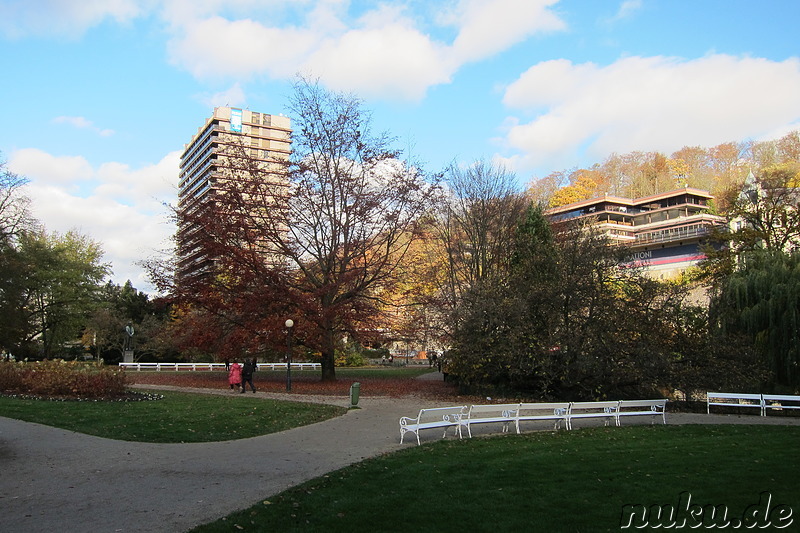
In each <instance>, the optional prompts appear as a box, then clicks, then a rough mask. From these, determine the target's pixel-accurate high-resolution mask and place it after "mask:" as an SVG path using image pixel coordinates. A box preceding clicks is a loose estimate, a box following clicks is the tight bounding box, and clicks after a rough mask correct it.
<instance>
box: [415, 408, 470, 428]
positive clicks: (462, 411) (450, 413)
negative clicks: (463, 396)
mask: <svg viewBox="0 0 800 533" xmlns="http://www.w3.org/2000/svg"><path fill="white" fill-rule="evenodd" d="M467 412H469V408H468V407H467V406H466V405H455V406H452V407H433V408H431V409H420V411H419V423H420V424H422V423H425V422H438V421H440V420H441V421H444V422H452V423H453V424H458V422H459V420H461V417H463V416H466V414H467Z"/></svg>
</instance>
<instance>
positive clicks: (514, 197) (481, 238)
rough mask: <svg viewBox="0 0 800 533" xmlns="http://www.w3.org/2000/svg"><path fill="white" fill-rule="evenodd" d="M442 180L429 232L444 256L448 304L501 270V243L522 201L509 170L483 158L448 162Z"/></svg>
mask: <svg viewBox="0 0 800 533" xmlns="http://www.w3.org/2000/svg"><path fill="white" fill-rule="evenodd" d="M445 183H446V186H447V188H446V195H445V196H444V197H443V200H442V205H441V208H440V209H439V210H438V213H437V214H436V216H435V218H434V226H435V230H434V231H435V237H436V238H437V239H438V240H439V242H440V244H441V246H442V250H443V252H444V253H445V254H446V257H447V263H446V264H447V280H446V286H445V287H444V288H443V290H444V292H445V293H446V294H447V298H448V300H449V301H450V302H451V303H452V304H454V303H455V302H456V301H458V299H459V298H460V297H461V295H462V294H463V293H464V291H465V290H467V289H469V288H470V287H472V286H474V285H476V284H478V283H480V282H481V281H483V280H485V279H488V278H491V277H495V276H498V275H502V274H503V273H504V272H505V264H506V262H507V261H508V254H507V253H506V251H507V246H508V243H509V242H510V241H511V238H512V236H513V234H514V231H515V228H516V226H517V224H518V223H519V221H520V220H521V218H522V216H523V214H524V212H525V207H526V206H527V204H528V202H527V200H526V199H525V197H524V195H523V194H522V193H521V191H520V187H519V184H518V183H517V180H516V176H515V175H514V174H513V173H511V172H509V171H508V170H507V169H505V168H504V167H503V166H501V165H496V164H492V163H488V162H486V161H483V160H479V161H476V162H475V163H473V164H472V165H470V166H468V167H461V166H459V165H456V164H454V165H451V166H450V168H449V169H448V171H447V172H446V174H445Z"/></svg>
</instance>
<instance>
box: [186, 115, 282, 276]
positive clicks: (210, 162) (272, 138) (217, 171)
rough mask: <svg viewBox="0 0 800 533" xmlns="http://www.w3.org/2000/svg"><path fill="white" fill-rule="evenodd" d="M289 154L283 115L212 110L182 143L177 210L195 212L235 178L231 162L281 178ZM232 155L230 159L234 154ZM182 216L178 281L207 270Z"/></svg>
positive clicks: (193, 232)
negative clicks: (241, 160)
mask: <svg viewBox="0 0 800 533" xmlns="http://www.w3.org/2000/svg"><path fill="white" fill-rule="evenodd" d="M290 152H291V123H290V120H289V118H287V117H284V116H276V115H267V114H265V113H256V112H254V111H250V110H247V109H237V108H231V107H217V108H215V109H214V113H213V114H212V115H211V117H210V118H208V119H207V120H206V122H205V124H203V125H202V126H201V127H200V128H199V129H198V130H197V133H196V134H195V135H194V137H192V140H191V141H190V142H189V143H188V144H187V145H186V147H185V149H184V151H183V155H182V156H181V164H180V175H179V180H178V211H179V213H185V212H187V211H191V210H194V209H197V208H198V207H200V206H202V205H204V204H205V205H207V202H210V201H212V199H213V198H214V196H215V195H216V194H218V193H219V192H221V191H223V190H224V187H225V183H226V182H227V181H228V180H230V179H236V174H235V173H234V172H231V167H232V165H231V158H232V157H235V156H236V155H238V156H241V155H244V156H246V157H248V158H250V161H252V162H255V163H256V164H257V165H258V166H259V167H260V168H261V169H262V170H265V171H266V174H265V175H270V174H272V175H273V176H274V177H275V179H281V176H280V173H281V171H282V170H283V169H284V168H285V166H284V163H285V162H286V161H287V160H288V159H289V154H290ZM234 154H235V155H234ZM200 231H202V228H198V227H193V225H192V224H191V223H188V222H186V220H185V219H184V217H181V221H180V222H179V226H178V238H177V240H178V242H177V245H178V254H177V255H178V257H177V268H176V273H175V274H176V278H177V279H178V280H181V279H186V278H187V277H190V276H193V275H197V274H202V273H203V272H205V271H207V270H208V268H209V267H210V266H211V263H212V261H213V260H212V259H211V258H209V257H208V256H207V255H206V253H205V251H204V250H203V248H202V246H200V244H199V243H200V239H199V238H198V237H199V235H198V232H200Z"/></svg>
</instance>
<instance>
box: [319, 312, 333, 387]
mask: <svg viewBox="0 0 800 533" xmlns="http://www.w3.org/2000/svg"><path fill="white" fill-rule="evenodd" d="M324 328H325V329H324V332H323V334H322V350H321V351H322V381H336V367H335V361H336V343H335V342H334V339H335V334H334V330H333V326H331V325H330V324H326V325H325V326H324Z"/></svg>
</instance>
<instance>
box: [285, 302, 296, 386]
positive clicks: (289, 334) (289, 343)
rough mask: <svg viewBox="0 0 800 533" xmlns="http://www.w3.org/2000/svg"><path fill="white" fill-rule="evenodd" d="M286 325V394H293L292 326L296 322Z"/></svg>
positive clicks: (290, 321) (289, 321)
mask: <svg viewBox="0 0 800 533" xmlns="http://www.w3.org/2000/svg"><path fill="white" fill-rule="evenodd" d="M285 325H286V332H287V336H286V345H287V347H288V353H287V354H286V392H292V326H294V320H292V319H291V318H290V319H288V320H287V321H286V323H285Z"/></svg>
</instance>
